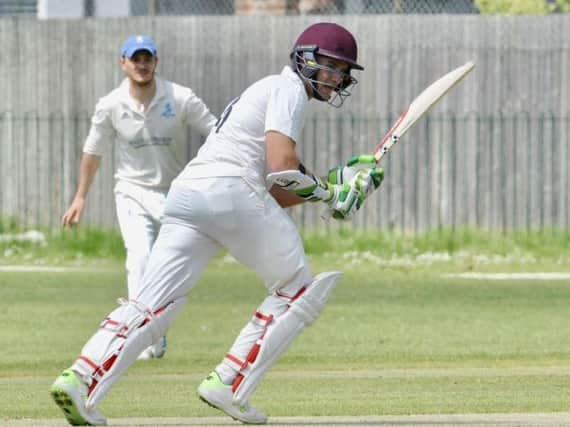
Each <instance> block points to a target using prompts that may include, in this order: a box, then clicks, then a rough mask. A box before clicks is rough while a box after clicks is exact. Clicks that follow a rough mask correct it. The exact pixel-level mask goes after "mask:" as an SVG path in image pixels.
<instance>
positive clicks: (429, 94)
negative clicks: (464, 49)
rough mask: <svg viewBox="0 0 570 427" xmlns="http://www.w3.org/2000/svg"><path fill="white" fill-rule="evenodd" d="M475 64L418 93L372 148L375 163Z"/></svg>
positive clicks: (444, 77) (464, 65)
mask: <svg viewBox="0 0 570 427" xmlns="http://www.w3.org/2000/svg"><path fill="white" fill-rule="evenodd" d="M474 67H475V64H474V63H473V62H471V61H469V62H467V63H465V64H463V65H462V66H460V67H457V68H456V69H455V70H452V71H450V72H449V73H447V74H446V75H444V76H443V77H440V78H439V79H438V80H436V81H435V82H433V83H432V84H431V85H429V86H428V87H427V88H426V89H424V91H423V92H422V93H420V94H419V95H418V96H417V97H416V98H415V99H414V100H413V101H412V103H411V104H410V105H409V107H408V108H407V109H406V110H404V112H403V113H402V114H401V115H400V117H399V118H398V120H396V122H395V123H394V125H393V126H392V128H391V129H390V130H389V131H388V133H387V134H386V135H385V136H384V138H382V140H381V141H380V142H379V143H378V145H377V146H376V147H375V148H374V151H373V154H374V157H375V158H376V162H379V161H380V159H382V157H384V155H385V154H386V153H387V152H388V151H389V150H390V149H391V148H392V146H393V145H394V144H396V143H397V142H398V141H399V140H400V138H401V137H402V136H403V135H404V134H405V133H406V132H407V131H408V129H410V128H411V127H412V126H413V125H414V124H415V123H416V122H417V121H418V120H419V119H420V118H421V117H422V116H423V115H424V114H426V113H427V112H428V111H429V109H430V108H431V107H433V106H434V105H435V104H436V103H437V102H438V101H439V100H440V99H441V98H442V97H443V96H444V95H445V94H446V93H447V92H449V91H450V90H451V89H452V88H453V87H454V86H455V85H456V84H457V83H459V82H460V81H461V80H462V79H463V78H464V77H465V76H466V75H467V74H469V73H470V72H471V70H473V68H474Z"/></svg>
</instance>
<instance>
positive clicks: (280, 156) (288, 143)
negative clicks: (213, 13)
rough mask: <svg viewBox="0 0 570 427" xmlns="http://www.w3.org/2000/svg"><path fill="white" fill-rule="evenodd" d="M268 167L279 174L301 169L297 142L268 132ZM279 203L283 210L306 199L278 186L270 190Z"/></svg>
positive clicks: (279, 134) (282, 135)
mask: <svg viewBox="0 0 570 427" xmlns="http://www.w3.org/2000/svg"><path fill="white" fill-rule="evenodd" d="M265 142H266V157H267V167H268V169H269V170H270V171H273V172H279V171H284V170H290V169H299V166H300V164H301V162H300V160H299V158H298V157H297V151H296V150H295V141H293V140H292V139H291V138H289V137H288V136H286V135H284V134H282V133H279V132H276V131H268V132H267V133H266V134H265ZM269 192H270V193H271V195H272V196H273V197H274V198H275V200H277V203H279V205H280V206H281V207H283V208H288V207H290V206H295V205H299V204H301V203H304V202H305V199H303V198H302V197H299V196H297V195H296V194H295V193H293V192H291V191H287V190H285V189H283V188H281V187H279V186H277V185H274V186H272V187H271V189H270V190H269Z"/></svg>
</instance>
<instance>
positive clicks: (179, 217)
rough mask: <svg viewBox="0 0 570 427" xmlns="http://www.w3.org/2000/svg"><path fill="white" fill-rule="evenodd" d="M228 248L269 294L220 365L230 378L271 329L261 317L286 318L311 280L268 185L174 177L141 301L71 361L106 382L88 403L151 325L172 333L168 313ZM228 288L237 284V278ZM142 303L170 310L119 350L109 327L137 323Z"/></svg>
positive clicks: (129, 359)
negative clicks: (261, 322) (216, 257)
mask: <svg viewBox="0 0 570 427" xmlns="http://www.w3.org/2000/svg"><path fill="white" fill-rule="evenodd" d="M222 248H225V249H227V251H228V252H229V253H230V254H232V255H233V256H234V257H235V258H236V259H237V260H238V261H240V262H241V263H243V264H244V265H246V266H247V267H249V268H251V269H252V270H254V271H255V272H256V273H257V274H258V275H259V277H260V278H261V279H262V280H263V282H264V283H265V286H266V287H267V290H268V294H269V295H268V296H267V297H266V298H265V299H264V301H263V302H262V303H261V305H260V306H259V307H258V309H257V311H256V313H254V315H253V316H252V320H250V321H249V322H248V323H247V324H246V325H245V327H244V328H243V329H242V331H241V332H240V334H239V335H238V337H237V338H236V340H235V342H234V344H233V346H232V347H231V348H230V351H229V353H228V355H226V356H225V357H224V358H223V360H222V362H221V363H220V365H218V367H217V368H216V370H218V371H220V372H222V373H223V376H224V379H225V381H226V382H228V383H230V382H232V381H233V379H234V378H235V377H236V376H237V375H238V372H239V371H240V369H241V367H242V366H243V363H242V361H245V360H246V359H247V356H248V353H249V352H250V351H251V350H252V348H253V347H254V344H255V343H256V341H257V340H258V339H259V338H260V337H261V336H262V335H263V333H264V331H265V328H266V325H264V324H260V322H259V321H258V319H257V318H258V316H257V314H258V313H261V314H263V317H265V318H267V317H269V318H271V316H273V317H277V316H279V315H281V314H282V313H283V312H285V311H286V310H287V307H288V304H289V303H290V302H291V301H292V300H293V298H294V296H295V295H298V294H299V292H300V291H301V289H302V288H303V287H304V286H306V285H309V284H310V283H311V282H312V276H311V272H310V269H309V266H308V262H307V259H306V256H305V252H304V250H303V245H302V240H301V237H300V236H299V233H298V231H297V229H296V227H295V224H294V223H293V221H292V220H291V219H290V218H289V216H288V215H287V213H286V212H285V211H284V210H283V209H282V208H281V207H280V206H279V205H278V204H277V202H276V201H275V199H273V197H271V195H270V194H269V193H268V192H267V191H266V190H265V189H257V190H254V189H253V188H252V187H250V185H249V184H248V183H246V181H245V180H243V179H242V178H239V177H224V178H200V179H192V180H187V181H183V182H181V183H177V182H176V181H175V182H174V183H173V184H172V186H171V188H170V192H169V193H168V196H167V199H166V205H165V210H164V216H163V221H162V226H161V227H160V231H159V234H158V238H157V239H156V241H155V243H154V245H153V246H152V249H151V252H150V255H149V257H148V264H147V265H146V268H145V269H144V275H143V280H142V286H141V287H140V288H139V290H138V291H137V293H136V294H134V295H131V299H134V300H136V302H131V303H129V304H126V305H121V306H120V307H119V308H117V309H116V310H114V311H113V312H112V313H111V314H110V315H109V316H108V317H107V319H106V321H105V322H104V324H103V325H104V326H102V327H101V328H100V329H99V330H98V331H97V332H96V333H95V335H93V337H92V338H91V339H90V340H89V341H88V342H87V343H86V344H85V346H84V347H83V350H82V353H81V357H80V358H79V359H78V360H77V361H76V363H75V364H74V365H73V368H74V369H75V370H76V371H77V372H80V373H82V375H85V376H92V377H93V378H95V379H97V381H98V383H99V384H102V386H98V387H103V388H99V390H100V391H97V387H95V392H94V394H93V395H92V396H91V397H90V398H89V399H90V401H91V402H90V404H93V405H96V404H97V403H98V402H99V401H100V400H101V399H102V398H103V396H104V395H105V394H106V393H107V391H108V390H109V389H110V387H112V385H113V384H114V382H115V381H116V380H117V379H118V378H119V377H120V376H121V375H122V374H123V373H124V372H125V371H126V369H127V368H128V367H129V366H130V365H131V364H132V363H133V362H134V361H135V360H136V357H137V356H138V354H139V353H140V350H139V349H142V348H143V347H142V345H143V344H141V341H142V340H146V341H148V339H149V336H150V335H152V328H151V329H148V328H150V327H151V326H152V325H153V323H152V322H157V323H156V324H155V326H154V327H155V328H157V330H159V332H157V333H161V334H162V333H165V332H166V330H167V329H168V327H169V326H170V324H171V322H172V321H173V320H174V318H175V317H176V316H175V314H172V313H170V314H169V311H168V307H169V306H170V307H172V306H176V305H177V304H178V306H179V307H178V308H177V309H176V310H178V309H179V308H180V307H181V306H180V304H184V303H185V302H186V298H185V296H186V294H187V293H188V292H189V291H190V290H191V289H192V287H193V286H194V284H195V283H196V282H197V280H198V279H199V277H200V275H201V273H202V272H203V270H204V268H205V267H206V265H207V264H208V261H209V260H210V259H211V258H212V257H213V256H214V255H216V254H217V253H218V252H219V251H220V250H221V249H222ZM226 285H227V286H232V281H231V278H229V277H228V279H227V284H226ZM137 307H143V309H144V310H150V311H151V312H153V313H155V314H157V316H161V315H160V314H158V313H160V312H161V310H165V311H164V313H165V314H163V315H162V317H160V318H159V319H156V320H151V321H150V322H151V323H150V324H149V325H148V327H147V328H146V329H145V328H143V327H141V328H140V329H139V328H136V329H130V328H127V330H128V331H129V334H132V339H131V336H129V337H128V338H126V340H125V341H124V342H122V343H120V345H119V347H118V348H117V345H118V344H117V340H118V339H119V338H118V335H117V334H116V333H109V331H108V328H107V326H105V325H107V324H109V325H111V326H110V327H112V326H113V325H125V324H126V325H129V324H131V322H132V321H133V320H135V321H136V320H137V319H132V318H130V316H133V315H135V314H136V316H137V318H138V317H140V316H141V314H140V310H139V309H138V308H137ZM137 310H139V313H137ZM124 316H129V318H125V317H124ZM115 327H116V326H115ZM121 331H122V329H121ZM121 339H124V337H122V338H121ZM146 341H145V343H144V345H147V344H146ZM119 353H120V354H119ZM105 372H107V373H105ZM102 373H105V374H104V377H103V378H101V375H102Z"/></svg>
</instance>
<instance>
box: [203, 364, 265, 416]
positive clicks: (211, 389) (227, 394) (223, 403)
mask: <svg viewBox="0 0 570 427" xmlns="http://www.w3.org/2000/svg"><path fill="white" fill-rule="evenodd" d="M233 395H234V393H233V392H232V386H231V385H226V384H224V383H223V382H222V380H221V379H220V376H219V375H218V373H217V372H216V371H213V372H212V373H211V374H210V375H208V376H207V377H206V379H205V380H204V381H202V383H201V384H200V386H199V387H198V396H199V397H200V399H202V400H203V401H204V402H206V403H207V404H208V405H210V406H213V407H214V408H216V409H219V410H221V411H224V412H225V413H226V414H228V415H229V416H230V417H232V418H233V419H234V420H237V421H241V422H242V423H244V424H266V423H267V415H265V414H264V413H263V412H261V411H258V410H257V409H255V408H254V407H253V406H250V405H249V403H247V404H245V405H241V406H240V405H238V404H237V403H234V401H233Z"/></svg>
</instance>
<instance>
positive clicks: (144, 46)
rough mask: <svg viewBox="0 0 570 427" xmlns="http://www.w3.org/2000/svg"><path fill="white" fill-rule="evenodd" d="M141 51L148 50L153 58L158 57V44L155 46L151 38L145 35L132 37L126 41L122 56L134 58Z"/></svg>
mask: <svg viewBox="0 0 570 427" xmlns="http://www.w3.org/2000/svg"><path fill="white" fill-rule="evenodd" d="M139 50H146V51H147V52H148V53H150V54H151V55H152V56H156V44H154V40H153V39H151V38H150V37H149V36H143V35H136V36H130V37H129V38H128V39H127V40H125V42H124V43H123V47H122V48H121V56H126V57H127V58H132V57H133V55H134V54H135V53H136V52H138V51H139Z"/></svg>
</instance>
